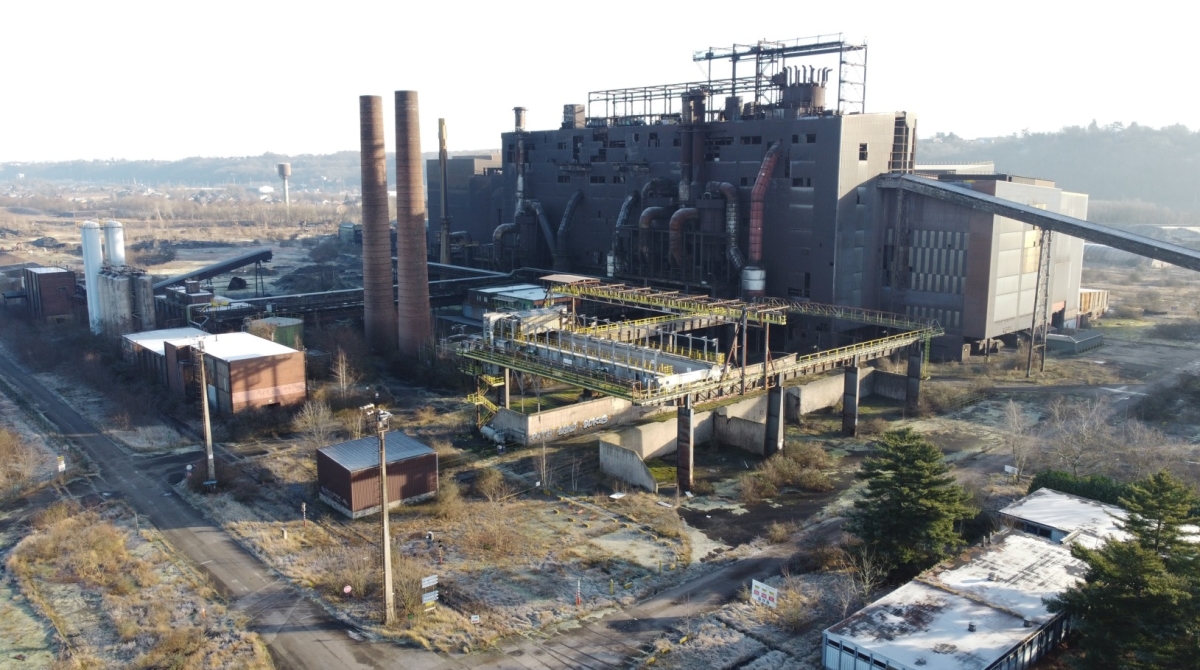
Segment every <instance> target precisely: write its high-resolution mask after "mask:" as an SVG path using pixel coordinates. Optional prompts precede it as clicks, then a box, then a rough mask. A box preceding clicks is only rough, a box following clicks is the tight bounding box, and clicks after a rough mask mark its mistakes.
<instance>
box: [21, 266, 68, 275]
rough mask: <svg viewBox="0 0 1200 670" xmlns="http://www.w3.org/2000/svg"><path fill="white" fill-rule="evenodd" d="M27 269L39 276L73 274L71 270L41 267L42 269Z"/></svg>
mask: <svg viewBox="0 0 1200 670" xmlns="http://www.w3.org/2000/svg"><path fill="white" fill-rule="evenodd" d="M25 269H26V270H28V271H30V272H32V273H34V274H39V275H55V274H60V273H65V272H71V270H68V269H66V268H45V267H41V268H25Z"/></svg>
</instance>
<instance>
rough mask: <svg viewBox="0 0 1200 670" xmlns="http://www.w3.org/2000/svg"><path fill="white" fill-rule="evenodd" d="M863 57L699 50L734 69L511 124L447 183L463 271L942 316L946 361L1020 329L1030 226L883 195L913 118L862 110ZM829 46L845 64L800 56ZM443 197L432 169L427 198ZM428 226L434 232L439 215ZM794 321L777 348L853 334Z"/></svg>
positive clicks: (905, 159) (1047, 202) (995, 180)
mask: <svg viewBox="0 0 1200 670" xmlns="http://www.w3.org/2000/svg"><path fill="white" fill-rule="evenodd" d="M859 52H865V46H864V45H855V44H849V43H846V42H842V41H821V40H819V39H818V40H795V41H790V42H762V43H759V44H757V45H750V46H744V47H743V46H735V47H733V48H732V49H709V50H708V51H707V52H697V54H696V55H695V56H694V60H696V61H708V62H709V64H710V65H711V63H712V62H713V61H720V60H722V59H725V60H731V61H732V63H733V73H732V74H731V76H729V77H728V78H725V79H718V78H710V79H708V80H707V81H702V82H691V83H684V84H670V85H662V86H651V87H642V88H629V89H617V90H609V91H598V92H592V93H590V94H589V95H588V103H587V105H586V106H585V105H581V104H570V105H565V106H564V111H563V119H562V123H561V124H560V126H559V127H558V128H553V129H546V130H529V129H526V128H525V110H524V109H523V108H520V107H518V108H516V109H515V110H514V112H515V128H514V130H512V131H510V132H505V133H503V134H502V135H501V141H502V146H501V160H502V163H503V171H502V175H500V176H498V177H497V176H494V175H493V176H491V177H490V181H486V183H485V180H487V179H489V176H488V175H476V176H475V177H473V178H474V179H476V180H477V182H478V183H476V185H475V187H474V190H473V191H472V192H471V194H466V193H464V192H462V191H454V190H452V191H449V192H448V196H449V201H450V203H449V204H448V209H450V210H451V211H452V213H453V214H454V221H453V223H452V229H453V230H470V231H471V232H470V236H471V239H472V240H473V242H474V243H476V244H477V245H478V246H477V247H475V248H474V249H473V255H472V257H471V258H470V259H467V258H466V257H465V256H458V257H456V258H455V262H469V263H470V264H472V265H474V266H476V267H486V268H489V269H493V270H502V271H507V270H513V269H516V268H541V269H547V270H551V269H552V270H554V271H557V272H572V273H579V274H585V275H590V276H596V277H605V278H610V279H611V280H613V281H617V282H623V283H627V284H632V285H647V284H649V285H654V286H658V287H662V288H668V289H674V290H678V291H680V292H685V293H693V294H707V295H712V296H715V297H719V298H733V297H740V298H744V299H756V298H776V299H784V300H796V301H806V302H815V303H825V304H831V305H841V306H849V307H861V308H866V309H876V310H879V309H884V310H889V311H892V312H898V313H903V314H909V315H912V316H917V317H921V318H928V319H937V320H938V322H939V323H940V324H941V325H942V326H943V327H945V329H946V335H945V336H943V337H940V338H937V339H936V340H935V341H934V342H933V350H932V353H933V355H934V356H935V357H937V358H954V359H957V358H961V357H962V356H963V355H964V354H966V353H969V352H970V351H971V347H973V346H977V345H978V344H979V343H981V342H986V341H988V340H991V339H994V338H998V337H1000V336H1002V335H1006V334H1008V333H1013V332H1017V331H1021V330H1025V329H1028V328H1029V327H1030V323H1031V320H1032V315H1033V312H1034V307H1035V305H1034V300H1033V295H1034V290H1035V284H1036V283H1037V279H1038V275H1037V270H1038V267H1039V249H1040V243H1041V238H1040V235H1039V233H1038V229H1036V228H1034V227H1032V226H1030V225H1028V224H1024V223H1019V222H1016V221H1013V220H1010V219H1005V218H1003V217H1000V216H992V215H986V214H983V213H979V212H973V211H971V210H969V209H966V208H963V207H958V206H955V205H952V204H944V205H943V204H938V203H932V202H930V203H925V202H921V201H918V199H916V198H908V199H907V201H906V200H905V199H904V198H902V197H899V196H897V191H896V190H895V189H894V188H887V189H885V188H877V184H880V183H881V181H883V180H885V178H890V177H893V176H897V175H906V174H912V173H913V172H914V167H915V161H916V155H917V152H916V136H917V135H916V125H917V124H916V118H915V116H914V115H913V114H910V113H908V112H887V113H864V112H863V105H862V100H863V97H861V96H860V97H858V98H855V97H854V95H853V94H852V93H853V92H854V91H858V92H859V93H862V92H863V91H864V90H865V80H864V81H857V82H856V81H850V80H848V79H847V77H848V76H852V75H853V72H854V68H852V67H851V68H847V67H846V63H848V62H850V61H852V60H853V57H852V56H853V54H858V53H859ZM830 54H839V57H840V61H841V62H842V64H843V67H842V68H841V71H836V70H834V69H830V68H824V69H822V68H817V67H813V66H809V65H793V64H792V63H797V62H801V61H803V60H804V59H807V58H810V57H820V56H827V55H830ZM804 62H807V61H804ZM739 63H740V64H739ZM738 68H741V69H738ZM747 71H749V72H750V74H749V75H746V74H745V73H746V72H747ZM710 72H711V69H710ZM848 72H849V73H850V75H848V74H847V73H848ZM848 91H849V92H848ZM864 95H865V94H864ZM436 172H437V171H436V170H435V169H433V168H432V167H431V169H430V174H431V175H432V174H435V173H436ZM943 172H946V174H942V175H940V177H939V178H940V179H941V180H943V181H955V182H956V183H958V184H959V185H960V186H962V187H963V188H968V189H974V190H976V191H979V192H984V193H987V194H989V195H995V196H998V197H1001V198H1007V199H1013V200H1015V201H1018V202H1020V203H1021V204H1024V205H1028V206H1033V207H1038V208H1042V209H1046V210H1047V211H1051V212H1059V213H1063V214H1068V215H1071V216H1076V217H1081V216H1086V206H1087V201H1086V196H1083V195H1079V194H1070V193H1066V192H1064V191H1062V190H1060V189H1057V188H1055V186H1054V184H1053V182H1049V181H1046V180H1040V179H1026V178H1022V177H1011V176H1007V175H994V174H993V175H982V174H955V173H954V171H949V170H946V171H943ZM963 172H979V170H965V169H964V170H963ZM487 188H493V195H492V199H491V204H490V207H487V208H485V207H484V206H483V205H482V204H481V199H482V197H483V195H482V193H483V191H485V190H486V189H487ZM439 196H440V193H436V192H435V190H434V188H433V186H432V180H431V186H430V193H429V201H430V203H431V204H432V203H435V202H437V200H438V198H439ZM429 221H430V226H429V228H430V231H434V230H435V229H436V228H437V223H438V219H437V218H435V217H433V216H431V217H430V219H429ZM432 237H435V236H434V235H431V238H432ZM1051 244H1052V248H1053V260H1052V262H1051V263H1050V267H1048V268H1047V273H1048V275H1049V280H1048V285H1049V290H1050V293H1051V294H1052V296H1051V298H1050V301H1051V304H1052V310H1051V311H1052V312H1053V313H1054V323H1055V325H1056V326H1067V327H1070V326H1071V325H1072V324H1073V322H1074V318H1075V313H1076V312H1077V310H1078V297H1077V296H1078V293H1079V274H1080V270H1081V267H1082V264H1081V256H1082V244H1081V243H1080V242H1079V240H1077V239H1075V238H1071V237H1067V236H1065V235H1059V236H1056V237H1055V238H1054V241H1053V242H1052V243H1051ZM1031 263H1032V265H1031ZM1072 296H1074V297H1072ZM801 321H802V320H797V322H796V323H795V324H789V326H788V329H787V332H786V334H783V335H782V337H783V338H784V339H783V341H780V342H778V343H776V344H778V345H781V346H784V347H787V348H788V349H789V350H795V349H794V347H796V346H809V345H813V346H828V345H829V344H832V343H833V342H835V341H841V342H845V341H846V337H850V338H853V337H856V336H855V335H854V334H853V333H849V334H847V335H846V336H845V337H843V336H842V335H840V334H839V333H847V332H848V331H853V330H854V329H856V328H858V326H855V325H853V324H849V323H845V322H828V321H827V322H825V323H819V322H817V321H818V320H812V319H810V320H809V322H808V323H802V322H801ZM821 332H831V333H833V334H834V335H835V337H832V338H830V337H828V336H826V337H822V335H821V334H820V333H821ZM772 346H775V344H773V345H772Z"/></svg>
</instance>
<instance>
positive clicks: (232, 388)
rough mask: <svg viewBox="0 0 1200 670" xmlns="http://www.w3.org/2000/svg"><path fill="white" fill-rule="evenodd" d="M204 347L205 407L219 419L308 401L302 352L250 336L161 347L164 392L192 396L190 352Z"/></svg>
mask: <svg viewBox="0 0 1200 670" xmlns="http://www.w3.org/2000/svg"><path fill="white" fill-rule="evenodd" d="M200 340H203V342H204V367H205V374H206V376H207V380H206V381H207V382H208V389H207V395H208V402H209V404H210V406H211V407H212V408H213V411H215V412H216V413H217V414H218V415H220V416H230V415H233V414H236V413H238V412H241V411H243V410H247V409H256V408H260V407H272V406H285V405H296V404H299V403H302V402H304V400H305V398H306V397H308V390H307V386H306V384H305V373H304V352H303V351H296V350H295V349H292V348H291V347H285V346H283V345H282V344H278V343H275V342H272V341H270V340H264V339H263V338H261V337H257V336H255V335H251V334H250V333H224V334H221V335H205V336H203V337H202V338H186V339H182V340H174V341H171V340H168V341H165V342H163V356H164V358H165V367H166V375H167V387H168V388H169V389H170V390H171V392H172V393H175V394H177V395H178V396H180V397H189V396H192V395H193V394H194V393H195V391H196V388H197V385H198V383H199V376H200V375H199V372H198V371H197V370H196V369H195V367H196V366H195V364H194V361H195V360H196V351H195V347H196V345H197V342H198V341H200Z"/></svg>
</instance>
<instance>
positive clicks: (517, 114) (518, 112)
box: [513, 107, 525, 133]
mask: <svg viewBox="0 0 1200 670" xmlns="http://www.w3.org/2000/svg"><path fill="white" fill-rule="evenodd" d="M513 125H514V126H515V129H516V131H517V132H518V133H523V132H525V108H524V107H513Z"/></svg>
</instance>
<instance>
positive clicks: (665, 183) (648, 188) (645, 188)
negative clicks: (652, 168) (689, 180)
mask: <svg viewBox="0 0 1200 670" xmlns="http://www.w3.org/2000/svg"><path fill="white" fill-rule="evenodd" d="M670 185H671V181H670V180H669V179H663V178H662V177H655V178H654V179H651V180H650V181H648V182H646V183H645V184H643V185H642V202H646V200H648V199H649V198H650V194H651V193H653V192H654V189H655V187H669V186H670Z"/></svg>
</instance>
